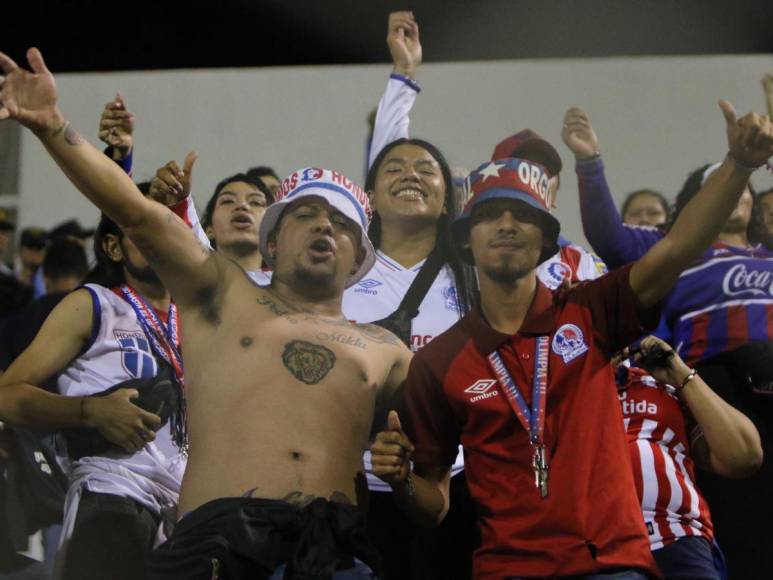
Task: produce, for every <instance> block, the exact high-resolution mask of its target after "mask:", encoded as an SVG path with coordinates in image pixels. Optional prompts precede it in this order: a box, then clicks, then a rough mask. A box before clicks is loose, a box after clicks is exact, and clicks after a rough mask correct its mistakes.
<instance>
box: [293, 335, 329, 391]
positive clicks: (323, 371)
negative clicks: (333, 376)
mask: <svg viewBox="0 0 773 580" xmlns="http://www.w3.org/2000/svg"><path fill="white" fill-rule="evenodd" d="M335 362H336V355H335V353H334V352H333V351H332V350H330V349H329V348H325V347H324V346H322V345H320V344H314V343H313V342H307V341H305V340H293V341H291V342H288V343H287V344H286V345H285V350H284V352H283V353H282V363H283V364H284V366H285V368H286V369H287V370H288V371H290V372H291V373H292V374H293V376H294V377H295V378H296V379H298V380H299V381H301V382H302V383H305V384H307V385H316V384H317V383H319V382H320V381H322V379H324V378H325V377H326V376H327V374H328V373H329V372H330V370H331V369H332V368H333V367H334V366H335Z"/></svg>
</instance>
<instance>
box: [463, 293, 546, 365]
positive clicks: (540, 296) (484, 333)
mask: <svg viewBox="0 0 773 580" xmlns="http://www.w3.org/2000/svg"><path fill="white" fill-rule="evenodd" d="M466 319H467V324H468V331H469V333H470V335H471V336H472V338H473V340H474V341H475V346H476V347H477V348H478V350H479V351H480V353H481V354H482V355H483V356H487V355H489V354H490V353H492V352H494V351H495V350H496V349H498V348H499V347H500V346H502V345H503V344H505V343H506V342H508V341H509V340H512V338H513V337H512V336H510V335H509V334H504V333H502V332H499V331H498V330H495V329H493V328H491V326H490V325H489V323H488V321H487V320H486V318H485V317H484V316H483V313H482V312H481V310H480V306H479V305H478V306H476V307H475V308H473V309H472V310H471V311H470V313H469V314H468V315H467V316H466ZM555 328H556V321H555V309H554V307H553V293H552V292H551V291H550V290H549V289H548V287H547V286H545V285H544V284H543V283H542V282H540V281H539V279H538V280H537V291H536V292H535V294H534V299H533V300H532V303H531V307H529V311H528V312H527V313H526V318H525V319H524V321H523V324H522V325H521V329H520V330H519V331H518V335H525V336H539V335H544V334H550V333H552V332H553V331H554V330H555Z"/></svg>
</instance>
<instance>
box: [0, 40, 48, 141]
mask: <svg viewBox="0 0 773 580" xmlns="http://www.w3.org/2000/svg"><path fill="white" fill-rule="evenodd" d="M27 61H28V62H29V64H30V68H31V69H32V72H30V71H28V70H25V69H23V68H21V67H19V66H18V65H17V64H16V63H15V62H14V61H13V60H12V59H11V58H10V57H8V56H7V55H6V54H3V53H2V52H0V68H1V69H2V71H3V75H4V76H2V77H0V120H3V119H8V118H10V119H16V120H18V121H19V122H20V123H21V124H22V125H25V126H26V127H29V128H30V129H32V130H39V129H44V128H46V127H47V126H48V123H49V121H50V120H51V119H52V118H53V117H55V116H56V114H57V109H56V102H57V92H56V84H55V83H54V77H53V75H52V74H51V72H50V71H49V70H48V69H47V68H46V64H45V62H43V56H42V55H41V54H40V51H39V50H38V49H37V48H31V49H29V50H28V51H27Z"/></svg>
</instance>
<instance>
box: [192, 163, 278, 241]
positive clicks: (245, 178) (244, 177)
mask: <svg viewBox="0 0 773 580" xmlns="http://www.w3.org/2000/svg"><path fill="white" fill-rule="evenodd" d="M238 181H240V182H242V183H247V184H249V185H252V186H254V187H256V188H257V190H258V191H260V192H261V193H262V194H263V195H265V196H266V205H271V204H272V203H274V202H275V201H276V200H275V199H274V194H272V193H271V190H270V189H269V188H268V187H267V186H266V184H265V183H263V182H262V181H261V180H260V179H258V178H256V177H250V175H249V174H248V173H236V174H234V175H231V176H229V177H226V178H225V179H223V180H222V181H220V183H218V184H217V185H216V186H215V192H214V193H213V194H212V196H211V197H210V198H209V201H207V205H206V207H205V208H204V214H203V215H202V218H201V227H203V228H205V229H206V228H208V227H209V226H211V225H212V214H213V213H214V211H215V203H217V196H218V195H220V192H221V191H223V188H224V187H225V186H226V185H228V184H229V183H236V182H238Z"/></svg>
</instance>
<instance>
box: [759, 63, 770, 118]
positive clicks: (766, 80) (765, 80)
mask: <svg viewBox="0 0 773 580" xmlns="http://www.w3.org/2000/svg"><path fill="white" fill-rule="evenodd" d="M760 82H761V83H762V90H763V92H764V93H765V104H766V105H767V107H768V116H769V117H771V118H773V74H770V73H768V74H766V75H765V76H763V77H762V80H761V81H760Z"/></svg>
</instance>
